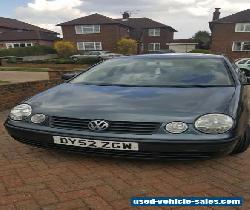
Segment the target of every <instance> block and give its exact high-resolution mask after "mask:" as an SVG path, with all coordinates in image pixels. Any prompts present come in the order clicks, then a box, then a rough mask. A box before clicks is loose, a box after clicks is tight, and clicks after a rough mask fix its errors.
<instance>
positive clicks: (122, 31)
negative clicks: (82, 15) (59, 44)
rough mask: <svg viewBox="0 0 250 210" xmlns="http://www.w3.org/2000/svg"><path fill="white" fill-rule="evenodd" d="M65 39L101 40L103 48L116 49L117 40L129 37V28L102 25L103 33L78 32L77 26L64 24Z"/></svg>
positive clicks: (75, 41) (78, 40)
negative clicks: (76, 30)
mask: <svg viewBox="0 0 250 210" xmlns="http://www.w3.org/2000/svg"><path fill="white" fill-rule="evenodd" d="M62 32H63V39H64V40H67V41H71V42H73V43H74V44H75V45H76V43H77V42H101V43H102V49H103V50H108V51H116V44H117V42H118V41H119V40H120V39H122V38H124V37H129V33H128V28H126V27H122V26H120V25H113V24H112V25H101V33H95V34H76V32H75V26H62Z"/></svg>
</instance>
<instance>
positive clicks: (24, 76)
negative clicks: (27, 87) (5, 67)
mask: <svg viewBox="0 0 250 210" xmlns="http://www.w3.org/2000/svg"><path fill="white" fill-rule="evenodd" d="M48 79H49V75H48V72H24V71H0V80H2V81H8V82H10V83H18V82H30V81H37V80H48Z"/></svg>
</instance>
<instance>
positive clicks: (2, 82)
mask: <svg viewBox="0 0 250 210" xmlns="http://www.w3.org/2000/svg"><path fill="white" fill-rule="evenodd" d="M7 83H9V82H8V81H2V80H0V85H3V84H7Z"/></svg>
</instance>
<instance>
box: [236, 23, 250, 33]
mask: <svg viewBox="0 0 250 210" xmlns="http://www.w3.org/2000/svg"><path fill="white" fill-rule="evenodd" d="M239 25H243V28H244V29H243V31H240V30H238V29H237V28H238V26H239ZM246 26H249V27H250V23H236V24H235V32H243V33H250V29H249V30H248V31H246Z"/></svg>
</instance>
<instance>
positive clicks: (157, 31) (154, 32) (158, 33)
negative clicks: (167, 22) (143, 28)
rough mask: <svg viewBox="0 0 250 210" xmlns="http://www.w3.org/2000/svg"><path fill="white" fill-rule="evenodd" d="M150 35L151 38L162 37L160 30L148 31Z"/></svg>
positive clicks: (152, 29)
mask: <svg viewBox="0 0 250 210" xmlns="http://www.w3.org/2000/svg"><path fill="white" fill-rule="evenodd" d="M148 35H149V36H160V35H161V29H159V28H151V29H148Z"/></svg>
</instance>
